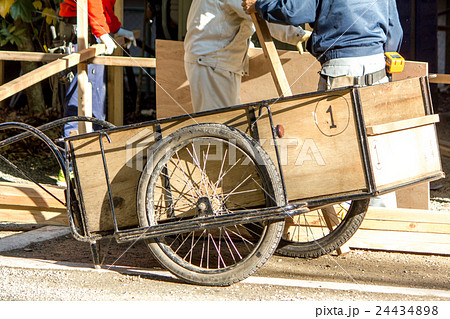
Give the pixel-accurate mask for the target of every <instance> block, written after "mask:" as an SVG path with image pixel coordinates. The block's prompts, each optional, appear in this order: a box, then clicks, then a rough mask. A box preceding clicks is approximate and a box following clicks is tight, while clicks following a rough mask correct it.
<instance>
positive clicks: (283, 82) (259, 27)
mask: <svg viewBox="0 0 450 319" xmlns="http://www.w3.org/2000/svg"><path fill="white" fill-rule="evenodd" d="M251 16H252V20H253V24H254V25H255V28H256V34H257V35H258V39H259V43H260V44H261V48H262V49H263V51H264V55H265V56H266V59H267V60H268V62H269V66H270V71H271V74H272V77H273V81H274V82H275V86H276V88H277V91H278V95H279V96H291V95H292V92H291V87H290V86H289V83H288V81H287V78H286V75H285V73H284V70H283V65H282V64H281V61H280V57H279V56H278V52H277V48H276V47H275V44H274V43H273V40H272V37H271V35H270V32H269V28H268V27H267V23H266V21H265V20H263V19H261V18H260V17H259V16H257V15H256V14H252V15H251Z"/></svg>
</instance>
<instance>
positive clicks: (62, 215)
mask: <svg viewBox="0 0 450 319" xmlns="http://www.w3.org/2000/svg"><path fill="white" fill-rule="evenodd" d="M45 187H46V188H47V189H48V190H49V191H50V192H51V193H52V194H53V195H55V196H56V197H57V198H59V199H60V200H61V201H62V202H64V201H65V200H64V189H63V188H60V187H52V186H45ZM0 221H1V222H9V223H30V224H43V225H67V224H68V219H67V212H66V207H65V206H64V205H62V204H61V203H60V202H58V201H57V200H56V199H55V198H53V197H52V196H50V195H49V194H48V193H46V192H45V191H43V190H42V189H40V188H39V187H38V186H36V185H34V184H18V183H8V182H0Z"/></svg>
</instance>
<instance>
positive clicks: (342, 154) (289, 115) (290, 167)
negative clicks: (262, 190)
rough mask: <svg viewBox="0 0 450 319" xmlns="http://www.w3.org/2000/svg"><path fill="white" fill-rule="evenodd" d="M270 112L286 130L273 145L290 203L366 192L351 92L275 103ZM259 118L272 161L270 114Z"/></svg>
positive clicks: (274, 157) (260, 129)
mask: <svg viewBox="0 0 450 319" xmlns="http://www.w3.org/2000/svg"><path fill="white" fill-rule="evenodd" d="M271 110H272V114H273V121H274V125H282V126H283V127H284V131H285V135H284V137H283V138H281V139H278V140H277V142H278V143H279V145H280V151H281V152H280V156H281V162H282V167H283V174H284V180H285V183H286V188H287V194H288V198H289V199H290V200H296V199H304V198H313V197H318V196H327V195H331V194H337V193H346V192H361V190H363V189H366V183H365V177H364V166H363V163H362V161H361V155H360V146H359V140H358V133H357V129H356V123H355V115H354V111H353V103H352V98H351V91H350V90H349V89H346V90H339V91H335V92H333V93H327V94H322V95H317V96H313V97H307V98H301V99H295V100H293V101H283V102H278V103H276V104H274V105H272V106H271ZM330 112H331V113H332V115H333V123H330V119H331V117H330V115H331V113H330ZM264 113H265V114H264ZM263 114H264V115H263V116H262V117H261V121H258V129H259V133H260V138H262V140H263V141H264V144H263V146H264V147H265V149H266V151H268V153H269V155H271V157H272V159H273V160H274V161H276V155H275V151H274V148H273V147H269V146H270V144H272V145H273V141H272V140H271V131H270V125H269V123H268V122H269V120H268V114H267V112H264V111H263ZM330 127H332V128H330ZM266 140H268V141H266ZM349 171H351V172H352V173H351V174H347V173H345V172H349ZM344 173H345V174H344Z"/></svg>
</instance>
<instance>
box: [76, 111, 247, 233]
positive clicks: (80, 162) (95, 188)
mask: <svg viewBox="0 0 450 319" xmlns="http://www.w3.org/2000/svg"><path fill="white" fill-rule="evenodd" d="M247 117H248V112H247V111H246V109H243V108H241V109H235V110H230V111H226V112H222V113H220V114H212V115H206V116H202V117H195V118H184V119H182V120H173V121H170V122H169V121H167V122H163V123H161V124H160V130H161V134H162V136H163V137H164V136H167V135H169V134H171V133H173V132H175V131H176V130H177V129H179V128H181V127H184V126H188V125H193V124H198V123H225V124H227V125H230V126H233V127H236V128H238V129H240V130H242V131H243V132H247V131H248V129H249V127H248V120H247ZM155 126H156V124H154V123H153V124H149V125H140V126H137V127H131V128H130V127H128V128H125V129H121V128H119V129H117V130H112V131H109V132H108V136H109V138H110V140H111V143H109V142H108V141H107V139H106V138H103V144H104V149H105V157H106V163H107V168H108V174H109V179H110V184H111V190H112V195H113V202H114V208H115V211H116V216H117V223H118V225H119V228H127V227H131V226H136V225H137V223H138V222H137V216H136V192H137V187H138V180H139V177H140V174H141V171H142V169H143V168H144V165H145V162H146V158H147V149H148V147H150V146H151V145H153V143H155V137H156V136H157V134H155V130H156V127H155ZM70 143H71V148H72V149H73V152H74V154H75V161H74V168H76V169H75V171H76V173H77V178H78V180H79V182H80V188H81V192H82V193H81V196H80V197H81V198H82V201H83V204H84V208H85V211H86V219H87V220H86V224H87V229H88V230H89V231H90V232H91V233H96V232H102V231H110V230H112V229H113V219H112V215H111V206H110V203H109V197H108V189H107V183H106V176H105V170H104V167H103V161H102V155H101V152H100V144H99V138H98V136H96V135H95V136H92V135H91V136H87V137H81V138H79V139H78V138H76V139H73V140H72V141H71V142H70Z"/></svg>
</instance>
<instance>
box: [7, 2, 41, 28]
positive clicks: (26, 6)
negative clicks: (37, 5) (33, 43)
mask: <svg viewBox="0 0 450 319" xmlns="http://www.w3.org/2000/svg"><path fill="white" fill-rule="evenodd" d="M34 11H35V9H34V6H33V2H31V1H30V0H16V1H15V2H14V3H13V4H12V5H11V7H10V8H9V13H10V14H11V17H12V18H13V19H14V20H17V19H19V18H20V19H22V21H23V22H28V23H30V22H31V18H32V15H33V12H34Z"/></svg>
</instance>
